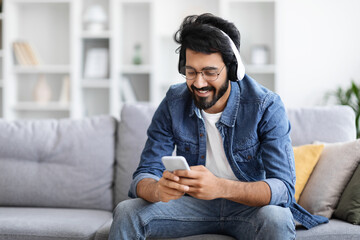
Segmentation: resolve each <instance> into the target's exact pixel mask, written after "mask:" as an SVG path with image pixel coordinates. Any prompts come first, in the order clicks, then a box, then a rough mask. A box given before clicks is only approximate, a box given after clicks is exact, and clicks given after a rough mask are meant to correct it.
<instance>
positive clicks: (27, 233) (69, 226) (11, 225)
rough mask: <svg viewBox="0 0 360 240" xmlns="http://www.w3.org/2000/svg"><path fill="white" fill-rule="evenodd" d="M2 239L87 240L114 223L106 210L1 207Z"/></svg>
mask: <svg viewBox="0 0 360 240" xmlns="http://www.w3.org/2000/svg"><path fill="white" fill-rule="evenodd" d="M0 213H1V214H0V239H11V240H42V239H43V240H48V239H59V240H60V239H64V240H65V239H66V240H78V239H81V240H85V239H89V240H90V239H94V236H95V233H96V231H97V230H98V229H99V228H100V227H101V226H102V225H103V224H104V223H106V222H108V221H109V220H111V219H112V213H111V212H108V211H102V210H86V209H60V208H22V207H17V208H12V207H0Z"/></svg>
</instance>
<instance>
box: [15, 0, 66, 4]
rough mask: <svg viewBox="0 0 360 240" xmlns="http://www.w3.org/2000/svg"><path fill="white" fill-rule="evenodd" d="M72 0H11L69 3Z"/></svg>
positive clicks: (18, 1) (17, 1)
mask: <svg viewBox="0 0 360 240" xmlns="http://www.w3.org/2000/svg"><path fill="white" fill-rule="evenodd" d="M71 1H72V0H12V2H13V3H46V4H49V3H70V2H71Z"/></svg>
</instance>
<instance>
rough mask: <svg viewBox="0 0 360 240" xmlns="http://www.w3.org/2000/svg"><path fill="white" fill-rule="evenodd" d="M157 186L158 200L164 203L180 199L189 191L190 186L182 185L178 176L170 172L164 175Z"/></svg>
mask: <svg viewBox="0 0 360 240" xmlns="http://www.w3.org/2000/svg"><path fill="white" fill-rule="evenodd" d="M185 171H186V170H185ZM157 185H158V187H157V195H158V199H159V201H162V202H169V201H170V200H175V199H179V198H181V197H182V196H183V195H184V194H185V192H187V191H188V190H189V187H188V186H186V185H184V184H181V183H180V178H179V177H178V176H176V175H175V174H173V173H171V172H169V171H165V172H164V173H163V176H162V178H160V180H159V181H158V184H157Z"/></svg>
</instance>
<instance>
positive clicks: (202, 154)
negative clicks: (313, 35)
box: [109, 14, 326, 240]
mask: <svg viewBox="0 0 360 240" xmlns="http://www.w3.org/2000/svg"><path fill="white" fill-rule="evenodd" d="M175 40H176V41H177V42H178V43H179V44H180V45H181V46H180V48H179V49H180V51H179V52H180V54H179V55H180V57H179V66H178V67H179V72H180V73H181V74H182V75H183V76H184V77H185V79H186V83H183V84H178V85H174V86H172V87H171V88H170V90H169V91H168V93H167V95H166V97H165V98H164V100H163V101H162V103H161V104H160V106H159V107H158V109H157V111H156V113H155V115H154V117H153V120H152V123H151V125H150V127H149V129H148V140H147V142H146V145H145V148H144V150H143V153H142V156H141V161H140V164H139V166H138V168H137V170H136V172H135V173H134V176H133V178H134V179H133V182H132V185H131V189H130V192H129V195H130V196H131V197H136V199H131V200H127V201H123V202H121V203H120V204H119V205H118V206H117V208H116V209H115V212H114V222H113V225H112V227H111V231H110V236H109V239H145V238H171V237H183V236H189V235H197V234H205V233H214V234H224V235H229V236H233V237H235V238H236V239H277V240H278V239H295V226H294V221H293V216H294V217H295V218H296V220H298V221H300V222H301V223H303V225H304V226H306V227H308V228H310V227H312V226H315V225H317V224H318V223H320V222H325V221H326V219H324V218H320V217H317V216H311V215H310V214H308V213H307V212H306V211H305V210H303V209H302V208H301V207H299V206H298V205H297V204H296V203H295V200H294V191H295V190H294V185H295V169H294V158H293V152H292V146H291V141H290V137H289V132H290V124H289V122H288V119H287V116H286V113H285V109H284V106H283V104H282V102H281V100H280V98H279V96H277V95H276V94H274V93H273V92H271V91H269V90H267V89H266V88H264V87H262V86H261V85H259V84H258V83H257V82H255V81H254V80H253V79H252V78H250V77H249V76H247V75H246V74H245V70H244V66H243V64H242V62H241V58H240V56H239V50H238V49H239V47H240V34H239V32H238V30H237V29H236V27H235V25H234V24H233V23H230V22H228V21H226V20H224V19H221V18H219V17H215V16H213V15H211V14H203V15H200V16H189V17H187V18H185V19H184V22H183V23H182V25H181V27H180V29H179V30H178V32H177V33H176V34H175ZM175 146H176V153H177V155H181V156H184V157H185V158H186V160H187V162H188V163H189V165H190V166H191V170H176V171H174V172H169V171H164V170H165V169H164V166H163V164H162V163H161V157H163V156H168V155H171V154H172V152H173V150H174V147H175ZM293 214H294V215H293Z"/></svg>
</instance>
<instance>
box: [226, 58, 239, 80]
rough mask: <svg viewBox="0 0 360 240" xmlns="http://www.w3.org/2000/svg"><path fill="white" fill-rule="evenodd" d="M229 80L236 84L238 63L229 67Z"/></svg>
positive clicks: (233, 63)
mask: <svg viewBox="0 0 360 240" xmlns="http://www.w3.org/2000/svg"><path fill="white" fill-rule="evenodd" d="M228 78H229V79H230V80H231V81H233V82H236V81H237V80H238V79H237V62H236V61H234V62H232V63H230V65H229V67H228Z"/></svg>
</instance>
